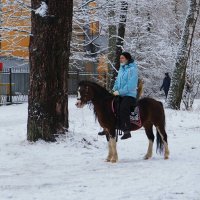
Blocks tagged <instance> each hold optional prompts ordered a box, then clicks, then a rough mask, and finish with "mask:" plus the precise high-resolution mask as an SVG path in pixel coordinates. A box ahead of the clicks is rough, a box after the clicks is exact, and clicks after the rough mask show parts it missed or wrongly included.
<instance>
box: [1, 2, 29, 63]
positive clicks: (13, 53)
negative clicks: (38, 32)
mask: <svg viewBox="0 0 200 200" xmlns="http://www.w3.org/2000/svg"><path fill="white" fill-rule="evenodd" d="M23 3H24V5H23V4H22V3H21V4H19V2H17V1H14V0H9V1H7V0H1V29H0V38H1V40H0V52H1V53H0V56H3V57H14V58H22V59H28V56H29V51H28V46H29V33H30V28H31V22H30V16H31V12H30V8H28V6H29V5H30V0H23Z"/></svg>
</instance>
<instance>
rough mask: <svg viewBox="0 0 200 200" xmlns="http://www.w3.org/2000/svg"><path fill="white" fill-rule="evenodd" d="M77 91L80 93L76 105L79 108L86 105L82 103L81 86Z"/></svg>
mask: <svg viewBox="0 0 200 200" xmlns="http://www.w3.org/2000/svg"><path fill="white" fill-rule="evenodd" d="M77 93H78V97H77V102H76V106H77V108H83V107H84V105H83V104H82V103H81V100H80V99H81V94H80V87H79V88H78V91H77Z"/></svg>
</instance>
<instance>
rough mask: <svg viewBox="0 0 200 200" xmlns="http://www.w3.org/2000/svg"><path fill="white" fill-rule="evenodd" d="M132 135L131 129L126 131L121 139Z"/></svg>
mask: <svg viewBox="0 0 200 200" xmlns="http://www.w3.org/2000/svg"><path fill="white" fill-rule="evenodd" d="M130 137H131V132H130V131H124V135H123V136H122V137H121V140H125V139H128V138H130Z"/></svg>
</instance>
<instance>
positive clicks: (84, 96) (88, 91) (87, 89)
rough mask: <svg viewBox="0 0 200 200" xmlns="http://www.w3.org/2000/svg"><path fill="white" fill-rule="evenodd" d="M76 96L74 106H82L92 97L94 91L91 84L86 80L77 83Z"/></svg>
mask: <svg viewBox="0 0 200 200" xmlns="http://www.w3.org/2000/svg"><path fill="white" fill-rule="evenodd" d="M77 93H78V97H77V102H76V106H77V107H78V108H83V107H84V105H85V104H87V103H88V102H89V101H91V100H92V99H93V97H94V92H93V90H92V86H91V85H90V84H88V83H87V82H86V81H82V82H80V83H79V87H78V91H77Z"/></svg>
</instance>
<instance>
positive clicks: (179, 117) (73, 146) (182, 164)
mask: <svg viewBox="0 0 200 200" xmlns="http://www.w3.org/2000/svg"><path fill="white" fill-rule="evenodd" d="M196 102H197V103H196V106H195V109H194V111H193V112H184V111H172V110H168V109H166V118H167V133H168V137H169V148H170V153H171V155H170V159H169V160H164V159H163V156H161V155H157V154H156V153H155V148H154V156H153V158H152V159H151V160H147V161H146V160H143V159H142V157H143V156H144V154H145V153H146V150H147V144H148V141H147V138H146V135H145V133H144V131H143V130H142V129H141V130H139V131H137V132H135V133H133V134H132V138H131V139H129V140H126V141H119V143H118V153H119V162H118V163H116V164H111V163H106V162H104V159H105V158H106V155H107V144H106V140H105V138H104V137H97V132H98V131H100V130H101V129H100V127H99V125H98V123H97V122H95V120H94V115H93V112H92V110H90V109H89V108H88V107H85V108H84V109H83V110H79V109H77V108H76V107H75V106H74V103H75V99H73V98H72V99H70V102H69V107H70V133H69V134H68V136H67V137H63V138H60V139H59V141H58V142H56V143H45V142H43V141H38V142H36V143H33V144H31V143H28V142H27V141H26V119H27V104H22V105H12V106H2V107H0V200H7V199H14V200H78V199H80V200H104V199H105V200H107V199H109V200H122V199H123V200H128V199H129V200H133V199H135V200H171V199H173V200H200V123H199V122H200V101H196Z"/></svg>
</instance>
